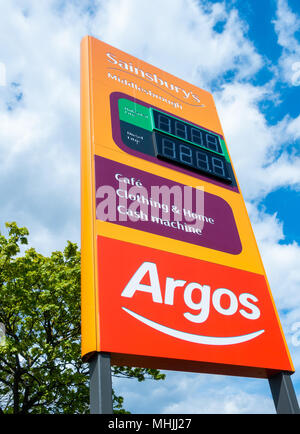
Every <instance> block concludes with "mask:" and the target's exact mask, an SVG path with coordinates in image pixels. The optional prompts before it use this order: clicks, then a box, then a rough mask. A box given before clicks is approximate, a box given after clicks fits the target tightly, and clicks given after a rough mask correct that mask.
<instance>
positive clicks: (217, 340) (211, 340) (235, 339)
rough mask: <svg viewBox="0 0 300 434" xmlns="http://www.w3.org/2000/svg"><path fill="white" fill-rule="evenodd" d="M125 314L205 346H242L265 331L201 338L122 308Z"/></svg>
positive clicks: (156, 328) (154, 327) (162, 330)
mask: <svg viewBox="0 0 300 434" xmlns="http://www.w3.org/2000/svg"><path fill="white" fill-rule="evenodd" d="M122 309H123V310H125V312H127V313H128V314H129V315H131V316H133V317H134V318H136V319H137V320H138V321H141V322H142V323H144V324H146V325H148V326H149V327H152V328H153V329H155V330H158V331H159V332H162V333H165V334H166V335H169V336H173V337H174V338H177V339H181V340H183V341H188V342H193V343H195V344H205V345H233V344H240V343H242V342H247V341H250V340H251V339H254V338H256V337H257V336H259V335H261V334H262V333H264V330H258V331H257V332H253V333H248V334H246V335H241V336H228V337H219V336H201V335H195V334H192V333H186V332H182V331H180V330H175V329H171V328H170V327H166V326H164V325H162V324H159V323H157V322H154V321H151V320H150V319H148V318H145V317H143V316H141V315H139V314H138V313H135V312H132V311H131V310H129V309H126V307H122Z"/></svg>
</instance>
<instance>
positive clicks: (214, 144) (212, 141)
mask: <svg viewBox="0 0 300 434" xmlns="http://www.w3.org/2000/svg"><path fill="white" fill-rule="evenodd" d="M206 143H207V147H208V149H211V150H212V151H216V152H219V146H218V145H219V144H218V139H217V137H216V136H213V135H212V134H209V133H207V134H206Z"/></svg>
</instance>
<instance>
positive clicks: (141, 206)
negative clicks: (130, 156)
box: [95, 155, 242, 255]
mask: <svg viewBox="0 0 300 434" xmlns="http://www.w3.org/2000/svg"><path fill="white" fill-rule="evenodd" d="M95 176H96V178H95V179H96V218H97V219H99V220H102V221H108V222H111V223H114V224H117V225H121V226H127V227H129V228H133V229H137V230H140V231H144V232H149V233H152V234H157V235H160V236H163V237H168V238H173V239H176V240H179V241H184V242H187V243H190V244H195V245H198V246H203V247H207V248H209V249H214V250H218V251H221V252H226V253H231V254H233V255H237V254H239V253H241V251H242V245H241V241H240V237H239V234H238V231H237V227H236V223H235V220H234V216H233V213H232V210H231V207H230V206H229V204H228V203H227V202H226V201H225V200H224V199H222V198H221V197H218V196H216V195H214V194H211V193H207V192H205V191H204V189H203V186H199V187H197V188H193V187H190V186H186V185H183V184H179V183H175V182H173V181H170V180H168V179H165V178H162V177H160V176H156V175H152V174H151V173H148V172H144V171H142V170H138V169H135V168H133V167H130V166H126V165H124V164H120V163H117V162H114V161H111V160H108V159H106V158H103V157H100V156H98V155H96V156H95ZM153 247H155V246H153Z"/></svg>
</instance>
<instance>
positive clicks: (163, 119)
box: [158, 114, 172, 133]
mask: <svg viewBox="0 0 300 434" xmlns="http://www.w3.org/2000/svg"><path fill="white" fill-rule="evenodd" d="M158 128H159V129H160V130H163V131H165V132H166V133H171V132H172V131H171V119H170V118H169V117H168V116H164V115H162V114H159V115H158Z"/></svg>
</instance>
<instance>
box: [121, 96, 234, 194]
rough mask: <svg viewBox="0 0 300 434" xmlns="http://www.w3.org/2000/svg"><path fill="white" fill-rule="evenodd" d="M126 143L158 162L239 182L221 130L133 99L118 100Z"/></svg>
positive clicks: (226, 181) (219, 179)
mask: <svg viewBox="0 0 300 434" xmlns="http://www.w3.org/2000/svg"><path fill="white" fill-rule="evenodd" d="M118 114H119V119H120V129H121V136H122V141H123V143H124V144H125V145H126V146H128V147H129V148H130V149H132V150H135V151H139V152H141V153H142V154H145V155H147V156H151V157H152V158H153V159H155V161H156V162H159V161H162V160H163V161H166V162H167V163H169V164H172V165H176V166H177V167H178V166H181V167H183V168H184V169H186V170H190V171H193V172H194V173H199V174H201V175H204V176H207V177H209V178H211V179H212V178H213V179H215V180H217V181H219V182H221V183H223V184H227V185H232V186H235V185H236V181H235V178H234V174H233V170H232V167H231V163H230V159H229V156H228V153H227V149H226V145H225V142H224V140H223V138H222V136H220V135H219V134H217V133H214V132H212V131H209V130H207V129H205V128H203V127H201V126H199V125H194V124H192V123H190V122H187V121H185V120H184V119H181V118H179V117H175V116H173V115H170V114H168V113H166V112H162V111H161V110H158V109H157V108H155V107H154V106H151V107H146V106H143V105H142V104H139V103H137V102H135V101H132V100H131V99H126V98H120V99H119V100H118Z"/></svg>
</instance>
